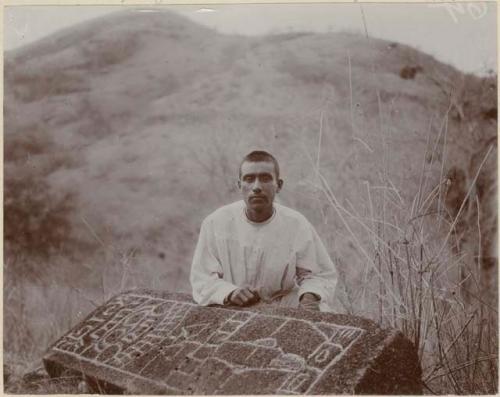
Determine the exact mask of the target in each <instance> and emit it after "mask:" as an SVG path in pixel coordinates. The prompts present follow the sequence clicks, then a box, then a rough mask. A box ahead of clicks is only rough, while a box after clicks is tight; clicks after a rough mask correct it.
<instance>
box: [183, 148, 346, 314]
mask: <svg viewBox="0 0 500 397" xmlns="http://www.w3.org/2000/svg"><path fill="white" fill-rule="evenodd" d="M238 187H239V189H240V191H241V194H242V196H243V200H241V201H237V202H235V203H232V204H229V205H226V206H224V207H222V208H219V209H218V210H216V211H215V212H213V213H212V214H211V215H209V216H208V217H207V218H206V219H205V220H204V221H203V223H202V225H201V231H200V237H199V240H198V244H197V246H196V250H195V253H194V257H193V263H192V267H191V276H190V281H191V285H192V288H193V298H194V300H195V301H196V302H197V303H199V304H200V305H211V304H219V305H237V306H248V305H253V304H257V303H261V304H262V303H264V304H266V303H267V304H273V305H276V306H285V307H301V308H303V309H309V310H322V311H327V310H328V309H329V305H328V304H329V303H331V301H332V298H333V293H334V290H335V285H336V282H337V273H336V270H335V267H334V265H333V263H332V261H331V259H330V257H329V255H328V253H327V251H326V249H325V247H324V246H323V244H322V242H321V240H320V238H319V236H318V234H317V233H316V231H315V230H314V228H313V226H312V225H311V224H310V223H309V222H308V221H307V219H306V218H305V217H304V216H303V215H301V214H300V213H298V212H297V211H294V210H292V209H290V208H287V207H285V206H282V205H279V204H277V203H275V202H274V199H275V196H276V194H277V193H279V191H280V190H281V189H282V187H283V180H282V179H280V171H279V165H278V162H277V161H276V159H275V158H274V157H273V156H272V155H271V154H269V153H267V152H264V151H254V152H251V153H250V154H248V155H246V156H245V158H244V159H243V161H242V163H241V165H240V172H239V180H238Z"/></svg>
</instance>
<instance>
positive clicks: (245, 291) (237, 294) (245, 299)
mask: <svg viewBox="0 0 500 397" xmlns="http://www.w3.org/2000/svg"><path fill="white" fill-rule="evenodd" d="M259 299H260V298H259V294H258V293H257V292H256V291H252V290H251V289H250V288H248V287H242V288H237V289H235V290H234V291H233V292H231V293H230V294H229V296H228V297H227V300H228V302H229V303H231V304H233V305H236V306H249V305H252V304H254V303H257V302H258V301H259Z"/></svg>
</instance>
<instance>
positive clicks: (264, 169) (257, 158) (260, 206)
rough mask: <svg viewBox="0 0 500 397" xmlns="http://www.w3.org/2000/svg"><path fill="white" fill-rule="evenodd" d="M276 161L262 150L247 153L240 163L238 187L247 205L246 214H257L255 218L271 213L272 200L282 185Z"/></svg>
mask: <svg viewBox="0 0 500 397" xmlns="http://www.w3.org/2000/svg"><path fill="white" fill-rule="evenodd" d="M279 172H280V171H279V165H278V161H276V159H275V158H274V157H273V156H272V155H271V154H269V153H267V152H264V151H253V152H251V153H249V154H247V155H246V156H245V157H244V158H243V161H242V162H241V164H240V174H239V176H240V177H239V180H238V187H239V188H240V190H241V193H242V195H243V199H244V200H245V204H246V207H247V215H250V214H249V212H250V213H251V214H254V215H259V216H257V217H256V219H259V218H262V219H266V217H268V216H271V215H272V211H273V201H274V197H275V195H276V193H278V192H279V191H280V190H281V188H282V186H283V180H281V179H279Z"/></svg>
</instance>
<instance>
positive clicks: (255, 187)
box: [252, 179, 262, 192]
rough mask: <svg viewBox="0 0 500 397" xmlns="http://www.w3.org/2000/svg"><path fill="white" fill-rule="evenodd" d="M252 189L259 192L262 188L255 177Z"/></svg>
mask: <svg viewBox="0 0 500 397" xmlns="http://www.w3.org/2000/svg"><path fill="white" fill-rule="evenodd" d="M252 190H253V191H254V192H260V191H261V190H262V189H261V185H260V181H259V180H258V179H256V180H255V182H254V183H253V186H252Z"/></svg>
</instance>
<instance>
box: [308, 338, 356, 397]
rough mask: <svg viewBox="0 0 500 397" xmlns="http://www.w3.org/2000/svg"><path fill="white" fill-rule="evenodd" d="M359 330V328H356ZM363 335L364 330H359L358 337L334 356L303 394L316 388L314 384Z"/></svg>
mask: <svg viewBox="0 0 500 397" xmlns="http://www.w3.org/2000/svg"><path fill="white" fill-rule="evenodd" d="M358 329H359V328H358ZM364 333H365V331H364V330H362V329H360V333H359V335H358V336H356V338H354V339H353V340H352V341H351V343H349V344H348V345H347V346H346V347H345V348H344V349H343V350H342V351H341V352H340V353H339V354H338V355H337V356H335V357H334V358H333V360H332V361H330V363H329V364H328V365H327V366H326V367H325V368H324V369H323V371H321V374H320V375H318V377H317V378H316V379H315V380H314V381H313V382H312V383H311V384H310V385H309V387H308V388H307V390H306V392H305V394H310V391H311V390H312V389H313V388H314V386H316V384H317V383H318V382H319V381H320V379H321V377H322V376H323V375H324V374H325V373H326V372H327V371H328V370H330V368H331V367H333V366H334V365H335V364H336V363H337V362H338V361H339V360H340V358H341V357H343V356H344V354H345V352H347V350H349V348H350V347H351V346H352V345H353V344H354V343H355V342H356V341H357V340H358V339H359V338H360V337H361V335H363V334H364Z"/></svg>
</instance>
